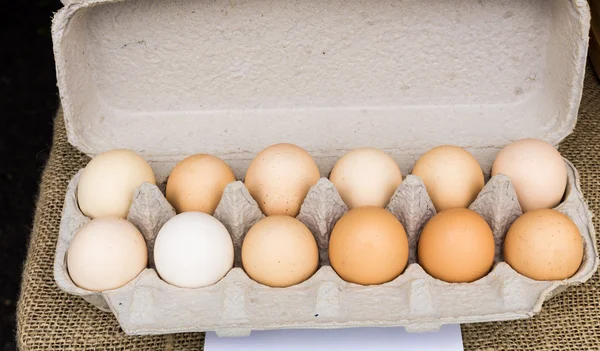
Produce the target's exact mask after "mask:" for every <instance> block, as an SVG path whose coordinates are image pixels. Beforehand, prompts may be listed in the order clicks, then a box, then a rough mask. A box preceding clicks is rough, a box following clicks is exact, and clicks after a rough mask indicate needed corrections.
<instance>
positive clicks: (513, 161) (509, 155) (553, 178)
mask: <svg viewBox="0 0 600 351" xmlns="http://www.w3.org/2000/svg"><path fill="white" fill-rule="evenodd" d="M496 174H504V175H506V176H508V177H509V178H510V180H511V182H512V184H513V186H514V188H515V192H516V193H517V197H518V198H519V203H520V204H521V209H523V212H527V211H531V210H537V209H542V208H553V207H556V206H557V205H558V204H559V203H560V201H561V200H562V197H563V195H564V194H565V189H566V187H567V166H566V164H565V160H564V159H563V158H562V156H561V155H560V153H559V152H558V150H556V148H555V147H554V146H552V144H549V143H547V142H545V141H543V140H539V139H521V140H517V141H515V142H513V143H511V144H509V145H507V146H506V147H504V149H502V151H500V153H499V154H498V156H496V159H495V160H494V165H493V166H492V176H494V175H496Z"/></svg>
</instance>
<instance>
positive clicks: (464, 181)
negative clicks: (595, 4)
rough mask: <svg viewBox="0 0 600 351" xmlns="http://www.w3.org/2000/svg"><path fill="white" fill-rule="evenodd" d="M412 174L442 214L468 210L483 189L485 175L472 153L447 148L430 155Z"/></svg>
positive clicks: (435, 150) (450, 147)
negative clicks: (453, 209)
mask: <svg viewBox="0 0 600 351" xmlns="http://www.w3.org/2000/svg"><path fill="white" fill-rule="evenodd" d="M412 174H414V175H417V176H419V177H421V179H422V180H423V183H425V187H426V188H427V192H428V193H429V197H431V201H432V202H433V205H434V206H435V209H436V210H437V211H438V212H441V211H443V210H447V209H449V208H455V207H462V208H467V207H469V205H470V204H471V203H472V202H473V201H474V200H475V198H477V195H478V194H479V192H480V191H481V189H483V185H484V179H483V171H482V170H481V166H479V163H478V162H477V160H476V159H475V157H473V155H471V154H470V153H469V152H468V151H466V150H465V149H463V148H460V147H458V146H452V145H443V146H438V147H435V148H433V149H431V150H429V151H427V152H426V153H425V154H424V155H423V156H421V158H419V160H418V161H417V163H416V164H415V167H414V168H413V170H412Z"/></svg>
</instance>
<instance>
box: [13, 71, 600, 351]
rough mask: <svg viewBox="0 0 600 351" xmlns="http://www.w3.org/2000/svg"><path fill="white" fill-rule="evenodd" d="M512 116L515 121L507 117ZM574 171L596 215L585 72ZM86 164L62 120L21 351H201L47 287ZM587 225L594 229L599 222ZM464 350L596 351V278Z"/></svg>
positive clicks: (198, 340)
mask: <svg viewBox="0 0 600 351" xmlns="http://www.w3.org/2000/svg"><path fill="white" fill-rule="evenodd" d="M515 118H519V116H515ZM560 150H561V152H562V153H563V154H564V155H565V156H566V157H567V158H568V159H569V160H571V162H573V164H575V166H576V167H577V169H578V170H579V172H580V175H581V185H582V188H583V192H584V194H585V196H586V198H587V200H588V203H589V205H590V207H591V209H592V211H593V212H594V213H598V211H599V210H600V82H599V81H598V79H597V78H596V76H595V75H594V74H593V73H592V71H591V69H588V71H587V75H586V82H585V89H584V95H583V100H582V102H581V108H580V113H579V120H578V124H577V128H576V130H575V132H574V133H573V134H572V135H571V136H569V137H568V138H567V140H565V141H564V142H563V143H562V145H561V148H560ZM88 161H89V158H88V157H86V156H84V155H82V154H81V153H80V152H78V151H77V150H75V149H74V148H73V147H72V146H71V145H70V144H69V143H68V142H67V138H66V135H65V127H64V123H63V119H62V115H61V114H60V113H59V114H58V117H57V118H56V122H55V129H54V142H53V146H52V152H51V154H50V159H49V161H48V164H47V166H46V169H45V171H44V174H43V176H42V183H41V188H40V194H39V199H38V203H37V210H36V214H35V223H34V226H33V231H32V233H31V241H30V246H29V252H28V255H27V261H26V263H25V268H24V271H23V281H22V286H21V289H22V290H21V297H20V300H19V303H18V310H17V315H18V321H17V323H18V328H17V339H18V340H17V342H18V345H19V347H20V349H21V350H23V351H25V350H89V349H94V350H202V349H203V347H202V344H203V340H204V336H203V334H200V333H196V334H177V335H166V336H165V335H162V336H148V337H130V336H127V335H125V334H124V333H123V332H122V331H121V330H120V328H119V325H118V323H117V322H116V320H115V318H114V316H113V315H112V314H110V313H103V312H100V311H98V310H97V309H96V308H95V307H92V306H91V305H89V304H88V303H86V302H85V301H83V300H82V299H80V298H78V297H73V296H69V295H67V294H64V293H62V292H61V291H60V290H58V288H57V287H56V285H55V284H54V281H53V277H52V264H53V260H54V250H55V246H56V239H57V236H58V227H59V221H60V217H61V210H62V205H63V200H64V196H65V191H66V187H67V183H68V181H69V179H70V178H71V177H72V176H73V175H74V174H75V172H76V171H77V170H78V169H80V168H81V167H83V166H84V165H85V164H86V163H87V162H88ZM594 224H595V226H596V228H598V229H600V222H599V221H598V218H595V220H594ZM462 334H463V339H464V345H465V349H466V350H486V351H487V350H600V280H599V278H598V274H596V275H594V277H593V278H592V279H591V280H590V281H589V282H588V283H587V284H584V285H582V286H578V287H572V288H570V289H569V290H567V291H566V292H564V293H563V294H561V295H559V296H558V297H555V298H554V299H552V300H550V301H547V302H546V303H545V304H544V308H543V310H542V312H541V313H540V314H539V315H537V316H536V317H534V318H530V319H527V320H520V321H511V322H500V323H483V324H471V325H463V326H462Z"/></svg>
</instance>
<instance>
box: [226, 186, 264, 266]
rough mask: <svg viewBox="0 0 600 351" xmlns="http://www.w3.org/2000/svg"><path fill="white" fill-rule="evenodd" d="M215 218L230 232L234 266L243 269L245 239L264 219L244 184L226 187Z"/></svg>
mask: <svg viewBox="0 0 600 351" xmlns="http://www.w3.org/2000/svg"><path fill="white" fill-rule="evenodd" d="M214 217H215V218H216V219H218V220H219V221H221V223H223V225H225V228H227V230H228V231H229V234H230V235H231V240H232V241H233V247H234V252H235V254H234V257H235V258H234V263H233V265H234V267H241V266H242V243H243V242H244V237H245V236H246V233H248V230H250V227H252V226H253V225H254V223H256V222H258V221H259V220H260V219H262V218H263V217H264V214H263V213H262V212H261V211H260V207H258V204H257V203H256V201H255V200H254V199H253V198H252V196H251V195H250V192H249V191H248V189H247V188H246V186H245V185H244V183H243V182H240V181H237V182H233V183H230V184H228V185H227V186H226V187H225V191H223V197H221V201H220V202H219V205H218V206H217V209H216V210H215V214H214Z"/></svg>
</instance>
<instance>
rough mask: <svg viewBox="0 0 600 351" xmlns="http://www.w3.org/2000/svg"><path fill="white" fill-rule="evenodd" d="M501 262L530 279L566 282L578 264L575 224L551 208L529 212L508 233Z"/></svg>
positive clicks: (578, 237)
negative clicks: (503, 261)
mask: <svg viewBox="0 0 600 351" xmlns="http://www.w3.org/2000/svg"><path fill="white" fill-rule="evenodd" d="M504 260H505V261H506V263H508V264H509V265H510V266H511V267H512V268H513V269H514V270H515V271H517V272H519V273H521V274H522V275H524V276H526V277H529V278H531V279H535V280H563V279H567V278H569V277H571V276H572V275H573V274H575V273H576V272H577V270H578V269H579V266H580V265H581V261H582V260H583V239H582V238H581V234H580V233H579V229H578V228H577V226H576V225H575V223H573V221H572V220H571V219H570V218H569V217H567V216H566V215H564V214H563V213H561V212H559V211H556V210H551V209H541V210H533V211H529V212H527V213H525V214H524V215H522V216H521V217H519V218H517V220H516V221H515V222H514V223H513V224H512V226H511V227H510V229H509V230H508V233H507V234H506V238H505V239H504Z"/></svg>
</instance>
